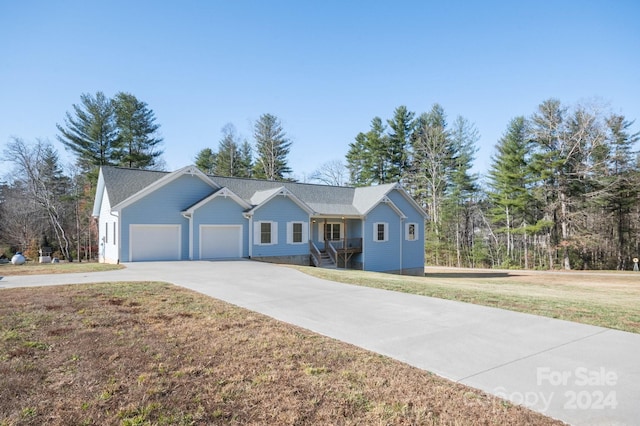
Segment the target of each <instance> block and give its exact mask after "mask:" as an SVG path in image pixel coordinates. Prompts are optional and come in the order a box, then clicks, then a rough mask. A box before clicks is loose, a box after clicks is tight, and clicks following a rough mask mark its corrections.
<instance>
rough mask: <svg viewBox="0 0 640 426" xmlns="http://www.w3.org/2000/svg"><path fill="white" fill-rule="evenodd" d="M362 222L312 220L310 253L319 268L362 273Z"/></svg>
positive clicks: (353, 220) (351, 220)
mask: <svg viewBox="0 0 640 426" xmlns="http://www.w3.org/2000/svg"><path fill="white" fill-rule="evenodd" d="M362 250H363V244H362V221H361V220H360V219H359V218H345V217H340V218H337V217H336V218H332V217H325V218H316V219H313V220H312V226H311V238H310V240H309V252H310V255H311V256H310V257H311V262H312V263H313V265H314V266H316V267H335V268H344V269H361V268H362V266H361V265H362V261H361V255H362Z"/></svg>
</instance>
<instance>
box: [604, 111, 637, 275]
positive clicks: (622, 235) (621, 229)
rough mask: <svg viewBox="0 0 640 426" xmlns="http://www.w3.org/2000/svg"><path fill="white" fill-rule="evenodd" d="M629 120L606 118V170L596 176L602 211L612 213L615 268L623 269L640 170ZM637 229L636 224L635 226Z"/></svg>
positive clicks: (629, 248) (629, 247)
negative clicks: (598, 179) (603, 208)
mask: <svg viewBox="0 0 640 426" xmlns="http://www.w3.org/2000/svg"><path fill="white" fill-rule="evenodd" d="M632 125H633V122H630V121H627V120H626V119H625V117H624V116H622V115H617V114H614V115H612V116H610V117H608V118H607V120H606V130H607V142H608V147H609V155H608V156H607V159H606V165H607V172H605V173H602V174H601V177H600V185H599V188H601V191H600V192H599V193H600V196H599V197H598V201H599V203H601V204H602V205H603V206H604V207H605V209H606V211H608V212H610V213H611V214H612V216H613V217H612V219H613V221H614V223H615V226H614V229H615V242H616V247H615V259H616V269H618V270H625V269H628V268H627V266H628V265H630V263H631V262H630V258H631V256H630V253H632V252H634V251H636V250H635V247H636V246H637V242H636V245H634V244H632V230H633V228H634V220H633V217H632V211H633V209H634V207H636V208H637V206H638V195H639V192H640V190H639V189H638V184H637V182H638V180H639V179H638V178H639V177H640V173H639V170H638V164H637V162H636V161H635V159H636V156H637V151H634V149H633V147H634V146H635V144H636V143H637V142H638V141H640V133H631V130H630V129H631V126H632ZM636 229H637V225H636Z"/></svg>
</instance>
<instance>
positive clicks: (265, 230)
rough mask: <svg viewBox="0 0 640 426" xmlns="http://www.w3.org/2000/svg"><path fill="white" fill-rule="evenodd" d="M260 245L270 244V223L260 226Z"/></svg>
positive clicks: (263, 223)
mask: <svg viewBox="0 0 640 426" xmlns="http://www.w3.org/2000/svg"><path fill="white" fill-rule="evenodd" d="M260 244H271V223H269V222H262V223H261V224H260Z"/></svg>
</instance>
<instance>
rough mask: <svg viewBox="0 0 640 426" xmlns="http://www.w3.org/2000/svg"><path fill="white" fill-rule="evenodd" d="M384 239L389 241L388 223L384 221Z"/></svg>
mask: <svg viewBox="0 0 640 426" xmlns="http://www.w3.org/2000/svg"><path fill="white" fill-rule="evenodd" d="M383 225H384V240H385V241H389V224H388V223H384V224H383Z"/></svg>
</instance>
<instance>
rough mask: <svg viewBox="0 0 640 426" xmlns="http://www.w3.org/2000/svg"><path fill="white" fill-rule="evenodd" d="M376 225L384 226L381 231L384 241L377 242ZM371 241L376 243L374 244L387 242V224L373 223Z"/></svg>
mask: <svg viewBox="0 0 640 426" xmlns="http://www.w3.org/2000/svg"><path fill="white" fill-rule="evenodd" d="M378 225H383V226H384V230H383V234H384V239H383V240H379V239H378ZM373 241H374V242H376V243H385V242H387V241H389V223H388V222H374V223H373Z"/></svg>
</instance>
